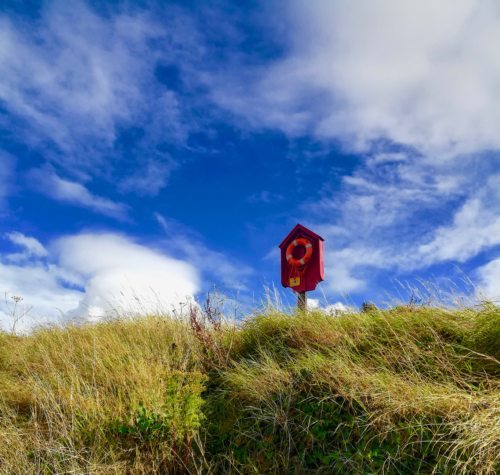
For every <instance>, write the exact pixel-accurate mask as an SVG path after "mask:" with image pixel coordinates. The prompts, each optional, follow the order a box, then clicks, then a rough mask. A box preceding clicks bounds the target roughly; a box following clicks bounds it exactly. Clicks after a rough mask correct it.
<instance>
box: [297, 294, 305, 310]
mask: <svg viewBox="0 0 500 475" xmlns="http://www.w3.org/2000/svg"><path fill="white" fill-rule="evenodd" d="M297 307H298V309H299V310H301V311H303V312H305V311H306V310H307V295H306V293H305V292H297Z"/></svg>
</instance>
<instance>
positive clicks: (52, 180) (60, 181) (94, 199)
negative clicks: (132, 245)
mask: <svg viewBox="0 0 500 475" xmlns="http://www.w3.org/2000/svg"><path fill="white" fill-rule="evenodd" d="M28 178H29V181H30V182H31V186H33V187H34V188H35V189H37V190H38V191H39V192H41V193H43V194H45V195H46V196H49V197H50V198H52V199H54V200H58V201H61V202H64V203H68V204H71V205H74V206H79V207H83V208H88V209H90V210H92V211H95V212H96V213H100V214H104V215H106V216H110V217H112V218H116V219H119V220H127V219H128V207H127V206H126V205H125V204H123V203H117V202H114V201H111V200H109V199H108V198H104V197H101V196H98V195H95V194H93V193H91V192H90V191H89V190H88V189H87V188H86V187H85V186H83V185H82V184H80V183H77V182H74V181H70V180H66V179H64V178H61V177H59V176H58V175H57V174H56V173H55V172H54V171H52V170H50V169H48V168H47V169H35V170H31V171H30V172H29V173H28Z"/></svg>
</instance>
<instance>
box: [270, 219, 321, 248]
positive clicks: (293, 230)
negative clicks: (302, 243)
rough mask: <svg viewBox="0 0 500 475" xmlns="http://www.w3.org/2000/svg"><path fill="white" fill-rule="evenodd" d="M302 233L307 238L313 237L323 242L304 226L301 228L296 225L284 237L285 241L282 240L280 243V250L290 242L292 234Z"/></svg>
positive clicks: (300, 225)
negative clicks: (306, 235) (307, 236)
mask: <svg viewBox="0 0 500 475" xmlns="http://www.w3.org/2000/svg"><path fill="white" fill-rule="evenodd" d="M299 231H300V232H303V233H304V234H308V235H309V236H311V237H314V238H316V239H321V240H322V241H324V239H323V238H322V237H321V236H320V235H319V234H316V233H315V232H313V231H311V230H310V229H307V228H306V227H305V226H302V224H297V225H296V226H295V227H294V228H293V229H292V230H291V231H290V232H289V233H288V235H287V236H286V238H285V239H283V241H281V244H280V245H279V247H280V248H282V247H284V246H286V244H287V243H288V241H290V240H291V238H292V236H293V235H294V234H297V233H298V232H299Z"/></svg>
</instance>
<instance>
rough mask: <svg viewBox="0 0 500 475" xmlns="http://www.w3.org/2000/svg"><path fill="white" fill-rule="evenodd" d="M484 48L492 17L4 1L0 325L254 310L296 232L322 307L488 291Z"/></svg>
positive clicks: (464, 2)
mask: <svg viewBox="0 0 500 475" xmlns="http://www.w3.org/2000/svg"><path fill="white" fill-rule="evenodd" d="M499 42H500V8H499V7H498V5H497V3H496V2H495V1H473V0H453V1H452V0H444V1H442V2H432V1H418V2H416V1H409V0H408V1H396V0H391V1H389V0H379V1H376V2H372V1H368V0H365V1H359V2H356V3H353V2H349V1H347V0H335V1H320V0H318V1H316V2H306V1H301V0H292V1H287V2H277V1H271V2H269V1H266V2H259V1H251V2H230V1H217V2H195V1H190V2H186V1H184V2H181V1H178V2H153V1H151V2H149V1H148V2H104V1H94V2H90V1H89V2H71V3H68V2H62V1H60V2H59V1H46V2H37V1H32V2H19V1H5V2H2V5H1V6H0V144H1V149H0V162H1V165H2V166H1V168H0V216H1V221H0V252H1V255H0V291H1V292H2V296H4V297H5V298H4V299H2V300H3V302H2V305H3V306H2V307H1V308H0V324H1V325H2V327H6V328H8V327H9V325H11V323H12V319H13V315H14V314H18V315H19V314H23V313H27V316H26V317H25V318H24V321H25V322H26V323H24V325H25V326H29V325H33V324H36V323H42V322H46V321H56V320H57V321H60V320H61V319H62V320H64V319H68V318H73V317H75V316H77V315H78V316H83V317H88V318H91V319H98V318H100V317H101V316H102V315H104V314H106V313H107V312H109V311H110V310H111V309H119V310H120V311H123V312H135V311H156V310H159V309H162V310H165V309H167V310H168V309H178V307H179V302H182V301H184V300H185V299H186V297H189V296H194V297H200V296H202V295H203V294H204V293H205V292H206V291H207V290H210V289H211V288H213V287H214V286H215V287H217V289H218V290H219V292H221V293H222V294H224V295H225V296H226V298H227V299H228V301H230V302H231V301H232V300H234V301H237V302H239V304H240V306H241V308H242V309H249V308H255V307H257V306H258V305H260V303H261V302H262V300H263V299H264V288H265V287H266V286H268V287H269V286H270V287H272V286H273V285H276V286H279V261H278V254H277V245H278V244H279V242H280V241H281V239H282V238H283V237H284V236H285V235H286V234H287V232H288V231H289V230H290V229H291V228H292V227H293V226H294V225H295V224H296V223H297V222H301V223H302V224H304V225H306V226H310V227H311V228H312V229H313V230H315V231H316V232H318V233H319V234H321V235H323V237H324V238H325V250H326V256H325V257H326V280H325V282H323V283H322V284H321V285H320V287H319V289H318V291H316V292H314V293H313V294H311V298H313V299H316V300H317V303H318V304H319V305H321V306H327V305H331V304H335V303H338V302H340V303H342V304H344V305H359V304H360V303H361V302H363V301H365V300H372V301H375V302H377V303H379V304H384V303H387V302H390V301H393V300H394V299H398V298H401V299H405V298H408V296H409V291H408V288H409V287H419V288H422V287H423V286H426V287H429V286H431V287H433V288H439V289H442V290H443V295H442V297H443V298H446V296H445V295H444V294H445V293H447V292H448V291H451V293H452V294H453V296H454V297H455V298H458V297H463V298H466V299H469V300H470V299H472V300H474V299H481V298H490V299H498V298H499V297H500V286H499V284H498V282H499V278H500V212H499V211H500V128H499V124H500V92H499V88H498V85H499V84H500V56H499V55H498V54H497V46H496V45H498V44H499ZM421 282H425V284H422V283H421ZM410 293H411V292H410ZM282 295H283V297H284V298H285V300H286V299H287V298H288V299H291V298H292V296H291V291H290V290H287V291H283V293H282ZM15 296H21V297H22V298H23V300H22V301H21V302H20V303H19V304H18V306H17V308H15V309H14V304H15V302H14V299H13V298H12V297H15Z"/></svg>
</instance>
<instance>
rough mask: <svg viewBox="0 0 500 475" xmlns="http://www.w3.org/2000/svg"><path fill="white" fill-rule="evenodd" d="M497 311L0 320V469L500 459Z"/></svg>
mask: <svg viewBox="0 0 500 475" xmlns="http://www.w3.org/2000/svg"><path fill="white" fill-rule="evenodd" d="M499 360H500V309H499V308H497V307H495V306H493V305H489V304H485V305H483V306H482V307H479V308H473V309H461V310H453V311H451V310H445V309H437V308H425V307H397V308H394V309H391V310H385V311H379V310H376V309H373V310H371V311H370V312H365V313H359V314H348V315H343V316H341V317H337V318H332V317H328V316H326V315H323V314H321V313H319V312H318V313H310V314H308V315H300V314H297V315H295V316H289V315H284V314H280V313H278V312H272V311H270V312H267V313H266V314H263V315H258V316H253V317H251V318H249V319H248V320H247V321H245V322H244V323H243V324H242V325H240V326H238V327H234V326H230V325H227V324H222V323H221V322H220V321H219V320H218V317H217V315H216V314H214V312H213V311H211V310H210V308H208V311H205V312H202V311H199V310H198V311H195V310H193V311H192V314H191V322H190V324H189V323H186V322H181V321H176V320H173V319H169V318H160V317H147V318H140V319H136V320H127V321H113V322H107V323H102V324H98V325H92V326H90V325H89V326H82V327H68V328H65V329H45V330H39V331H37V332H35V333H34V334H32V335H29V336H13V335H7V334H0V472H1V473H5V474H27V473H47V474H49V473H102V474H110V473H408V474H414V473H431V472H433V473H478V474H493V473H498V470H499V469H500V363H499Z"/></svg>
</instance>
